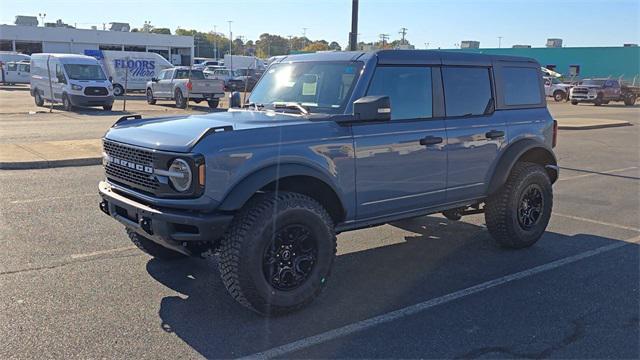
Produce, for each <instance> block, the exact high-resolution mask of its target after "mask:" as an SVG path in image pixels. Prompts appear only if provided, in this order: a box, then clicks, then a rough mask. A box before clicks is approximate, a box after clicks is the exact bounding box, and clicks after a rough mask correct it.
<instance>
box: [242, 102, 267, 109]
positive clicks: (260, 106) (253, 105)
mask: <svg viewBox="0 0 640 360" xmlns="http://www.w3.org/2000/svg"><path fill="white" fill-rule="evenodd" d="M249 107H253V108H254V109H256V110H260V109H262V108H264V104H256V103H254V102H249V103H246V104H244V105H242V108H243V109H246V108H249Z"/></svg>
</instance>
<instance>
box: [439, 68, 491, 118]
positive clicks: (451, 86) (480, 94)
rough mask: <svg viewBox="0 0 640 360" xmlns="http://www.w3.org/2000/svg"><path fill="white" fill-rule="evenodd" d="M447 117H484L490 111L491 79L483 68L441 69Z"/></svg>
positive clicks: (487, 69)
mask: <svg viewBox="0 0 640 360" xmlns="http://www.w3.org/2000/svg"><path fill="white" fill-rule="evenodd" d="M442 80H443V82H444V101H445V108H446V111H447V116H471V115H484V114H485V113H486V111H487V110H489V109H491V99H492V96H491V79H490V77H489V68H485V67H443V68H442Z"/></svg>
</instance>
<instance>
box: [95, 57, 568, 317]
mask: <svg viewBox="0 0 640 360" xmlns="http://www.w3.org/2000/svg"><path fill="white" fill-rule="evenodd" d="M236 98H237V97H233V96H232V98H231V100H232V101H231V103H232V106H235V105H237V103H236V100H234V99H236ZM248 101H249V102H248V103H247V104H245V106H244V107H242V108H240V107H238V108H233V109H231V110H229V111H228V112H218V113H213V114H208V115H191V116H189V115H184V116H173V117H168V118H150V119H142V118H141V117H140V116H139V115H136V116H129V117H125V118H122V119H121V120H119V121H118V122H117V123H116V124H115V125H114V126H113V127H112V128H111V129H109V131H108V132H107V133H106V135H105V137H104V164H105V172H106V179H105V181H102V182H101V183H100V185H99V191H100V195H101V196H102V202H101V204H100V209H101V210H102V211H103V212H105V213H106V214H108V215H109V216H111V217H113V218H114V219H115V220H117V221H119V222H121V223H122V224H123V225H124V226H125V228H126V231H127V233H128V235H129V237H130V238H131V241H133V243H134V244H135V245H136V246H138V247H139V248H140V249H141V250H142V251H145V252H147V253H148V254H150V255H151V256H153V257H155V258H157V259H161V260H169V259H174V258H180V257H185V256H203V255H204V256H205V257H206V258H207V259H213V258H216V259H217V260H215V261H214V263H215V264H216V265H217V266H218V267H219V270H220V273H221V276H222V282H223V283H224V285H225V286H226V288H227V290H228V291H229V294H230V295H231V296H233V297H234V298H235V299H236V300H237V301H238V302H239V303H241V304H242V305H244V306H246V307H248V308H250V309H252V310H254V311H257V312H259V313H262V314H278V313H286V312H290V311H293V310H296V309H299V308H301V307H302V306H304V305H306V304H308V303H310V302H311V301H312V300H313V299H314V298H315V297H316V296H317V295H318V294H319V293H320V291H321V290H322V288H323V287H324V286H325V285H326V284H327V282H328V279H329V274H330V273H331V268H332V265H333V262H334V259H335V256H336V234H338V233H341V232H346V231H350V230H355V229H361V228H366V227H370V226H377V225H382V224H385V223H389V222H393V221H397V220H401V219H408V218H414V217H419V216H424V215H428V214H434V213H443V214H444V216H446V217H447V218H448V219H450V220H459V219H460V217H461V216H465V215H470V214H479V213H484V214H485V219H486V224H487V229H488V231H489V233H490V234H491V235H492V236H493V237H494V238H495V239H496V241H497V243H498V244H500V245H501V246H504V247H508V248H525V247H528V246H531V245H533V244H534V243H535V242H536V241H538V239H539V238H540V237H541V236H542V235H543V233H544V232H545V229H546V227H547V224H548V222H549V219H550V217H551V209H552V203H553V190H552V184H553V182H554V181H555V180H556V179H557V178H558V166H557V163H556V158H555V155H554V153H553V150H552V148H553V146H554V145H555V142H556V136H557V124H556V122H555V121H554V120H553V118H552V117H551V115H550V114H549V111H548V110H547V105H546V101H545V95H544V88H543V85H542V76H541V73H540V65H539V64H538V63H537V62H536V61H535V60H532V59H528V58H520V57H507V56H490V55H483V54H459V53H454V52H439V51H414V50H382V51H377V52H330V53H316V54H305V55H293V56H286V57H282V58H280V59H278V60H277V61H274V62H273V63H272V64H271V65H270V66H269V68H268V69H267V71H266V72H265V74H264V75H263V76H262V78H261V79H260V80H259V82H258V84H257V85H256V87H255V89H253V92H252V93H251V96H250V97H249V99H248ZM510 254H511V253H505V256H513V255H512V254H511V255H510ZM528 254H530V255H534V254H536V252H530V253H528ZM519 256H520V255H519ZM398 261H401V260H398ZM462 265H463V264H462ZM335 275H337V276H340V275H341V274H340V273H338V274H335ZM336 300H338V299H336Z"/></svg>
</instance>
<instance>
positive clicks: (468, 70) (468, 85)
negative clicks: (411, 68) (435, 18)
mask: <svg viewBox="0 0 640 360" xmlns="http://www.w3.org/2000/svg"><path fill="white" fill-rule="evenodd" d="M492 78H493V75H492V69H491V63H490V62H487V63H485V64H482V63H477V62H475V61H474V64H473V65H466V64H460V63H456V62H454V61H450V62H447V61H446V60H443V67H442V83H443V87H444V101H445V113H446V120H445V123H446V128H447V137H448V139H449V143H448V145H447V155H448V160H447V162H448V176H447V202H458V201H465V200H469V199H475V198H478V197H481V196H482V195H483V194H484V191H485V188H486V186H487V184H486V181H487V180H486V179H487V174H488V172H489V170H490V169H491V168H492V165H493V163H494V161H495V160H496V158H497V156H498V152H499V151H500V149H501V148H502V147H503V146H504V143H505V136H506V123H505V121H504V118H502V117H500V116H498V115H497V114H496V112H495V111H494V109H495V97H494V87H493V80H492Z"/></svg>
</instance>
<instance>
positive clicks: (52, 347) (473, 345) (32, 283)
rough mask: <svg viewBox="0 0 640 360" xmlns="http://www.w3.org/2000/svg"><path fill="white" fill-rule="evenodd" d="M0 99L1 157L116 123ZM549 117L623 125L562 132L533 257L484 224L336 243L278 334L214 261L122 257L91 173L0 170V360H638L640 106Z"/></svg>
mask: <svg viewBox="0 0 640 360" xmlns="http://www.w3.org/2000/svg"><path fill="white" fill-rule="evenodd" d="M1 92H2V91H1V90H0V109H1V111H2V112H4V113H2V114H0V118H1V120H0V134H1V135H0V141H2V142H13V141H26V140H25V139H32V137H34V136H35V137H36V138H37V139H47V140H49V139H52V138H55V139H72V138H73V139H83V138H91V137H95V136H98V137H99V136H101V135H102V133H104V131H105V130H106V128H107V127H108V126H109V125H110V124H111V123H112V122H113V120H114V119H115V118H116V117H117V116H118V114H116V115H114V114H108V115H101V112H100V111H91V110H86V111H81V112H79V113H73V114H68V113H64V112H62V111H60V110H54V113H53V114H47V113H36V114H29V113H28V111H31V110H26V109H27V107H28V106H31V105H27V104H26V100H24V101H25V102H24V104H25V105H24V106H22V105H20V106H18V105H17V104H18V103H17V102H15V101H11V100H7V99H10V97H9V96H8V95H6V94H2V93H1ZM27 98H28V97H27ZM29 99H30V98H29ZM20 101H23V100H20ZM138 102H139V103H142V102H143V101H135V100H134V101H133V102H132V104H131V106H132V109H134V110H135V109H136V106H139V107H140V109H139V110H138V111H140V112H145V111H146V113H148V114H149V116H151V114H155V113H158V114H163V113H175V112H183V111H184V110H177V109H173V108H171V107H170V106H167V107H166V108H167V110H166V111H164V110H162V111H155V110H154V109H148V108H147V105H146V104H138ZM12 104H13V105H12ZM31 104H32V103H31ZM128 105H129V104H128ZM9 107H12V109H14V110H15V111H13V112H11V111H9V110H7V109H8V108H9ZM32 107H33V108H35V106H32ZM117 107H118V105H116V106H115V107H114V108H117ZM25 110H26V111H25ZM41 110H42V109H41ZM550 110H551V112H552V113H553V114H554V116H562V117H576V118H579V117H581V116H582V117H585V116H588V117H595V118H598V117H601V118H613V119H622V120H627V121H630V122H632V123H633V124H634V126H627V127H616V128H605V129H595V130H579V131H561V132H560V135H559V141H558V147H557V148H556V153H557V156H558V159H559V164H560V166H561V168H562V169H561V177H560V179H559V181H558V182H557V183H556V185H555V186H554V191H555V198H554V215H553V217H552V220H551V224H550V226H549V228H548V230H547V233H546V234H545V235H544V236H543V238H542V239H541V240H540V241H539V242H538V243H537V244H536V245H535V246H533V247H532V248H529V249H526V250H520V251H513V250H504V249H500V248H498V247H497V246H496V245H495V244H494V242H493V240H492V239H491V237H490V236H489V234H488V233H487V231H486V228H485V226H484V217H483V216H482V215H473V216H468V217H465V218H463V219H462V220H461V221H459V222H452V221H448V220H446V219H445V218H443V217H441V216H439V215H433V216H427V217H421V218H416V219H412V220H406V221H402V222H398V223H393V224H388V225H384V226H381V227H377V228H372V229H365V230H359V231H356V232H352V233H345V234H341V235H340V236H339V237H338V257H337V259H336V264H335V268H334V271H333V274H332V278H331V279H330V282H329V284H328V286H327V289H326V291H325V292H323V294H322V295H321V296H320V297H319V298H318V299H317V300H316V302H314V303H313V304H312V305H311V306H309V307H307V308H305V309H304V310H302V311H300V312H298V313H295V314H291V315H288V316H284V317H278V318H263V317H260V316H258V315H256V314H253V313H251V312H249V311H247V310H245V309H244V308H242V307H240V306H238V305H237V304H236V303H235V302H234V300H233V299H231V297H229V296H228V295H227V294H226V290H225V289H224V286H223V285H222V283H221V281H220V280H219V278H218V273H217V269H216V266H215V263H211V262H207V261H205V260H198V259H188V260H180V261H176V262H171V263H163V262H160V261H157V260H154V259H151V258H150V257H148V256H146V255H144V254H142V253H141V252H139V251H137V250H136V249H134V247H133V246H132V244H131V243H130V242H129V240H128V238H127V237H126V235H125V233H124V230H123V228H122V227H121V226H120V225H118V224H117V223H115V222H114V221H112V220H111V219H109V218H108V217H107V216H105V215H104V214H102V213H101V212H100V211H99V210H98V207H97V204H98V198H99V197H98V195H97V189H96V186H97V182H98V181H99V180H100V179H101V178H102V177H103V174H102V169H101V167H100V166H87V167H65V168H54V169H43V170H19V171H10V170H0V241H1V244H2V245H1V246H2V247H1V249H2V251H0V289H1V291H0V338H1V339H2V341H0V358H3V359H4V358H14V357H15V358H99V357H100V358H101V357H104V358H142V357H148V358H177V357H180V358H201V357H208V358H212V357H213V358H230V357H242V356H254V357H287V358H330V357H340V358H346V357H349V358H416V357H420V358H483V357H491V358H494V357H515V358H545V357H554V358H604V357H606V358H639V357H640V342H639V340H638V339H640V330H639V329H640V316H639V312H640V311H639V309H640V289H639V288H640V271H639V269H640V248H639V245H638V243H640V221H638V220H639V219H640V198H639V194H640V168H639V167H640V165H639V164H640V148H639V144H638V143H639V141H638V139H640V131H639V130H638V125H639V123H638V122H639V118H640V107H638V106H635V107H632V108H629V107H622V106H617V105H609V106H602V107H597V108H596V107H594V106H589V105H584V106H582V105H581V106H571V105H569V104H567V103H560V104H556V103H551V104H550ZM5 111H6V112H5ZM190 111H192V112H194V111H198V109H192V110H190ZM202 111H203V112H204V111H208V110H202ZM120 116H121V115H120ZM65 129H68V131H66V130H65ZM96 134H97V135H96ZM65 137H66V138H65ZM31 141H34V140H31Z"/></svg>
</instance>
